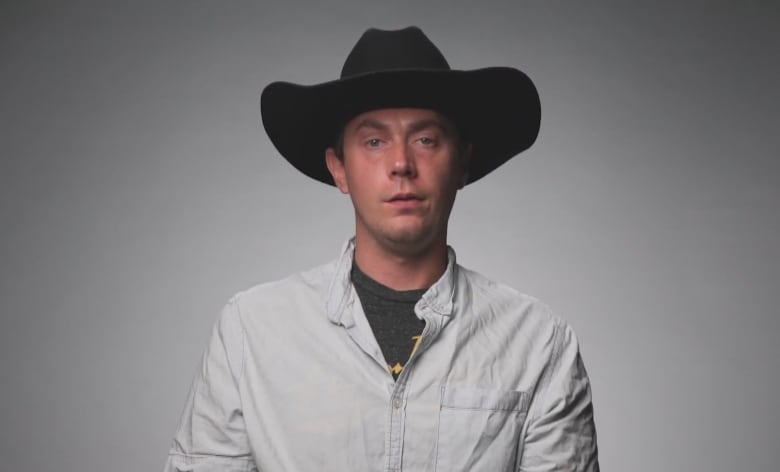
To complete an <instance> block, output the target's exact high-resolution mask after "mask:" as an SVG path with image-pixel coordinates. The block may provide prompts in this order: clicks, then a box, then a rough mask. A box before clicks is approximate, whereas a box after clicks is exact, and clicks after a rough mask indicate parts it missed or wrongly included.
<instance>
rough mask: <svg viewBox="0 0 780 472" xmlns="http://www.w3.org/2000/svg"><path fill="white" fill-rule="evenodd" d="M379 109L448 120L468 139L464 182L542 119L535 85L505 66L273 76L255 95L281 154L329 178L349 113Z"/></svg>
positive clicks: (527, 140) (515, 148)
mask: <svg viewBox="0 0 780 472" xmlns="http://www.w3.org/2000/svg"><path fill="white" fill-rule="evenodd" d="M380 108H427V109H432V110H437V111H439V112H440V113H442V114H444V115H445V116H447V117H448V118H449V119H451V120H453V121H454V122H455V123H456V124H457V126H458V128H459V129H461V130H462V131H463V132H464V134H465V135H466V137H467V139H468V141H469V142H470V143H471V146H472V154H471V159H470V161H469V169H468V181H467V183H471V182H475V181H477V180H479V179H480V178H482V177H484V176H485V175H487V174H488V173H490V172H491V171H493V170H494V169H496V168H497V167H499V166H500V165H502V164H503V163H505V162H506V161H508V160H509V159H511V158H512V157H513V156H515V155H517V154H518V153H520V152H522V151H524V150H526V149H528V148H529V147H530V146H531V145H532V144H533V143H534V141H535V140H536V137H537V135H538V134H539V123H540V120H541V107H540V103H539V94H538V92H537V91H536V87H535V86H534V84H533V82H531V79H529V78H528V76H527V75H525V74H524V73H523V72H521V71H519V70H517V69H514V68H510V67H490V68H485V69H477V70H472V71H459V70H395V71H382V72H373V73H368V74H363V75H359V76H354V77H349V78H346V79H340V80H334V81H330V82H325V83H322V84H317V85H308V86H307V85H298V84H293V83H289V82H274V83H271V84H269V85H268V86H267V87H266V88H265V89H264V90H263V93H262V96H261V100H260V109H261V115H262V121H263V126H264V127H265V130H266V132H267V133H268V137H269V138H270V139H271V142H272V143H273V144H274V146H275V147H276V149H277V150H278V151H279V153H281V155H282V156H283V157H284V158H285V159H287V161H289V162H290V164H292V165H293V166H294V167H295V168H296V169H298V170H299V171H301V172H303V173H304V174H306V175H308V176H309V177H311V178H313V179H315V180H318V181H320V182H323V183H326V184H329V185H334V182H333V179H332V177H331V175H330V172H328V168H327V166H326V164H325V150H326V149H327V148H328V147H329V146H332V145H333V144H334V139H335V138H336V137H337V135H338V133H339V132H340V131H341V128H342V127H343V126H344V124H346V123H347V122H348V121H349V120H350V119H352V118H354V117H355V116H357V115H359V114H361V113H364V112H367V111H370V110H376V109H380Z"/></svg>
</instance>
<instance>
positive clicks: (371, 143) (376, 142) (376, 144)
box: [366, 138, 382, 147]
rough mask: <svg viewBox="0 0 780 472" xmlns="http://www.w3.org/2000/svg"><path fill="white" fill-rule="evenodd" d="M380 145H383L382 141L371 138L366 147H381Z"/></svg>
mask: <svg viewBox="0 0 780 472" xmlns="http://www.w3.org/2000/svg"><path fill="white" fill-rule="evenodd" d="M380 144H382V141H381V140H380V139H378V138H371V139H369V140H368V141H366V146H368V147H379V145H380Z"/></svg>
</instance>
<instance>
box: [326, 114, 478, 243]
mask: <svg viewBox="0 0 780 472" xmlns="http://www.w3.org/2000/svg"><path fill="white" fill-rule="evenodd" d="M343 151H344V152H343V155H342V159H339V158H338V157H337V156H336V153H335V151H334V150H333V149H332V148H329V149H328V150H327V151H326V160H327V164H328V169H330V172H331V175H332V176H333V180H334V181H335V182H336V185H337V186H338V188H339V189H340V190H341V191H342V192H343V193H346V194H349V196H350V198H351V199H352V204H353V206H354V207H355V219H356V236H357V238H358V241H365V242H366V244H372V245H373V244H376V245H379V247H380V248H382V249H384V250H389V251H392V252H395V253H403V254H407V255H414V254H420V253H422V252H424V251H425V250H426V249H428V248H430V247H431V246H432V245H433V244H437V243H446V237H447V222H448V220H449V215H450V211H451V210H452V205H453V203H454V201H455V194H456V193H457V191H458V189H459V188H461V187H462V186H463V184H464V180H465V173H464V165H463V159H462V157H463V156H461V155H460V153H461V150H460V149H459V143H458V137H457V135H456V131H455V128H454V126H453V125H452V123H451V122H450V121H449V120H447V119H446V118H445V117H443V116H441V115H440V114H439V113H437V112H435V111H432V110H424V109H416V108H392V109H382V110H375V111H370V112H366V113H363V114H361V115H358V116H357V117H355V118H354V119H352V120H351V121H350V122H349V123H347V125H346V126H345V127H344V134H343Z"/></svg>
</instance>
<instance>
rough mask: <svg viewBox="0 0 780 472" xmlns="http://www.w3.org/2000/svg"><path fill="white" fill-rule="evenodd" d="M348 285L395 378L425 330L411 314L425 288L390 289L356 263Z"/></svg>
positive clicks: (420, 322) (420, 321)
mask: <svg viewBox="0 0 780 472" xmlns="http://www.w3.org/2000/svg"><path fill="white" fill-rule="evenodd" d="M352 283H353V284H354V285H355V291H356V292H357V294H358V298H360V303H361V304H362V305H363V311H364V312H365V313H366V318H367V319H368V324H369V325H370V326H371V330H372V331H373V332H374V337H375V338H376V341H377V343H378V344H379V347H380V348H381V349H382V354H383V355H384V357H385V362H387V368H388V369H389V370H390V373H391V374H393V378H394V379H397V378H398V376H399V375H400V374H401V371H402V370H403V368H404V365H405V364H406V361H407V360H408V359H409V357H410V356H411V354H412V353H413V352H414V349H415V348H416V347H417V343H418V342H419V340H420V334H421V333H422V330H423V328H424V327H425V322H424V321H423V320H421V319H419V318H417V315H415V314H414V305H415V304H417V301H418V300H420V298H422V296H423V294H424V293H425V291H426V290H427V289H418V290H402V291H398V290H393V289H392V288H390V287H387V286H385V285H382V284H380V283H379V282H377V281H376V280H374V279H372V278H370V277H369V276H367V275H366V274H365V273H363V271H361V270H360V268H359V267H358V266H357V264H352Z"/></svg>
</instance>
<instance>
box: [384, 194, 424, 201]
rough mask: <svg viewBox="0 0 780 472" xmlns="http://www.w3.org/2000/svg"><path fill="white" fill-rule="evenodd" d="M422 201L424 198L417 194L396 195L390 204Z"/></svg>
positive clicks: (391, 198)
mask: <svg viewBox="0 0 780 472" xmlns="http://www.w3.org/2000/svg"><path fill="white" fill-rule="evenodd" d="M420 200H422V197H420V196H419V195H417V194H416V193H396V194H395V195H393V196H392V197H390V199H389V200H388V202H408V201H420Z"/></svg>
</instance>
